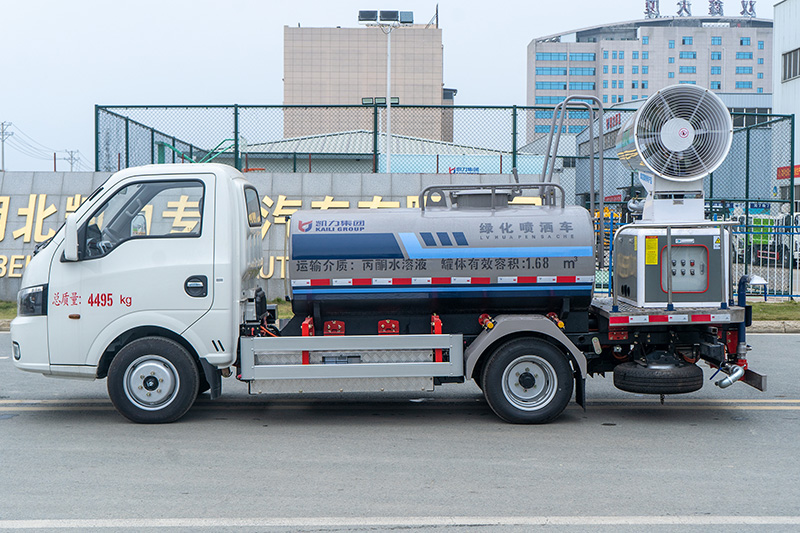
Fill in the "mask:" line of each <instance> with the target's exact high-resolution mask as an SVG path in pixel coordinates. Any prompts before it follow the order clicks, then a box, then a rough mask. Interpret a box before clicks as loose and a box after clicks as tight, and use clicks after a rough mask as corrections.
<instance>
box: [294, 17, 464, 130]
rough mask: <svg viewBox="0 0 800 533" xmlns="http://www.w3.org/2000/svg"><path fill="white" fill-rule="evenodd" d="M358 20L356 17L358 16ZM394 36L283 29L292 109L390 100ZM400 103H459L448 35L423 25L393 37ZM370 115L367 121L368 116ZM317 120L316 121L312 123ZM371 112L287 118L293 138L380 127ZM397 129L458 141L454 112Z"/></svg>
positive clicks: (398, 123) (368, 30) (395, 92)
mask: <svg viewBox="0 0 800 533" xmlns="http://www.w3.org/2000/svg"><path fill="white" fill-rule="evenodd" d="M354 16H355V13H354ZM387 44H388V43H387V37H386V34H385V33H384V32H383V31H381V29H380V28H377V27H359V28H340V27H337V28H301V27H299V26H298V27H292V26H285V27H284V30H283V103H284V105H289V106H294V105H351V106H358V105H362V104H364V105H365V106H371V102H372V101H373V100H374V99H375V98H378V99H381V100H380V101H381V103H383V102H384V101H385V97H386V66H387V55H386V52H387ZM391 50H392V63H391V64H392V73H391V77H392V79H391V83H392V94H391V96H392V98H397V99H398V101H399V104H400V105H436V106H440V105H448V106H452V105H453V102H454V97H455V94H456V90H455V89H446V88H443V83H442V82H443V64H444V52H443V46H442V30H441V28H439V27H438V23H437V24H436V25H431V24H428V25H424V24H415V25H409V26H405V25H404V26H402V27H399V28H396V29H395V30H394V31H393V32H392V44H391ZM362 115H363V116H362ZM310 117H311V118H310ZM372 120H373V119H372V113H371V109H365V112H364V113H362V114H357V113H353V112H352V111H349V112H342V111H341V110H339V111H336V110H335V109H334V108H331V109H330V110H328V111H326V110H313V111H312V110H308V109H304V110H292V109H287V110H286V112H285V113H284V135H285V137H287V138H288V137H299V136H306V135H315V134H323V133H338V132H344V131H355V130H370V131H371V130H372V128H373V126H372ZM392 131H393V133H394V134H397V135H408V136H412V137H420V138H426V139H436V140H445V141H452V140H453V112H452V109H450V110H442V113H440V114H436V113H428V114H426V115H425V116H424V117H423V116H421V115H420V116H419V117H417V118H416V119H415V120H414V121H410V120H409V121H405V122H404V121H402V120H400V119H399V118H398V119H395V120H392Z"/></svg>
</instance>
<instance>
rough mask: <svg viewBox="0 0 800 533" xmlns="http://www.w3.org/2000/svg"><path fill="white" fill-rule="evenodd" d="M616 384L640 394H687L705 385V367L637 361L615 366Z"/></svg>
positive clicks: (624, 389) (621, 388) (618, 386)
mask: <svg viewBox="0 0 800 533" xmlns="http://www.w3.org/2000/svg"><path fill="white" fill-rule="evenodd" d="M614 386H615V387H617V388H618V389H619V390H623V391H626V392H637V393H639V394H685V393H687V392H694V391H696V390H700V388H702V386H703V369H701V368H700V367H699V366H697V365H693V364H684V365H675V366H669V367H664V366H659V367H658V368H654V367H652V366H644V365H641V364H639V363H636V362H630V363H622V364H619V365H617V366H616V367H614Z"/></svg>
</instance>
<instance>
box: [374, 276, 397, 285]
mask: <svg viewBox="0 0 800 533" xmlns="http://www.w3.org/2000/svg"><path fill="white" fill-rule="evenodd" d="M372 284H373V285H391V284H392V278H372Z"/></svg>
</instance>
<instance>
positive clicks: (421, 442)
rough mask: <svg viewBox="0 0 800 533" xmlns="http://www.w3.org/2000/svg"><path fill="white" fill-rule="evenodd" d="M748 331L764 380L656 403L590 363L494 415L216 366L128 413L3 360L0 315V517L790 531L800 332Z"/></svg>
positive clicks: (797, 524) (80, 524)
mask: <svg viewBox="0 0 800 533" xmlns="http://www.w3.org/2000/svg"><path fill="white" fill-rule="evenodd" d="M750 342H751V344H752V345H753V346H754V351H753V352H752V355H751V357H750V364H751V367H752V368H753V369H755V370H758V371H761V372H763V373H766V374H768V375H769V381H768V386H769V388H768V391H767V392H765V393H761V392H758V391H756V390H754V389H751V388H749V387H747V386H746V385H744V384H741V383H738V384H736V385H734V386H733V387H731V388H730V389H727V390H720V389H718V388H717V387H714V386H713V385H712V384H710V383H709V385H707V386H706V387H704V388H703V389H702V390H700V391H698V392H696V393H693V394H689V395H684V396H680V397H668V398H667V400H666V404H665V405H663V406H662V405H660V404H659V402H658V398H653V397H646V396H640V395H632V394H628V393H623V392H620V391H617V390H616V389H614V388H613V384H612V379H611V376H608V377H606V378H600V377H598V378H594V379H590V380H589V381H588V384H587V386H588V392H587V396H588V399H589V406H588V409H587V410H586V411H585V412H584V411H583V410H581V409H580V408H578V407H577V406H574V405H573V406H570V407H569V408H568V409H567V411H565V413H564V414H563V415H562V416H561V417H560V418H559V419H558V420H557V421H556V422H554V423H551V424H549V425H545V426H514V425H509V424H505V423H503V422H501V421H500V420H499V419H497V418H496V417H495V416H494V415H493V413H492V412H491V411H490V410H489V408H488V407H487V405H486V403H485V402H484V400H483V397H482V395H481V393H480V391H479V390H478V389H477V388H476V387H475V386H474V385H473V384H465V385H447V386H444V387H441V388H440V389H438V390H437V391H436V392H434V393H431V394H425V395H423V396H420V395H419V394H405V395H404V394H392V395H383V396H367V395H348V396H343V397H342V396H330V395H315V396H278V397H266V396H253V397H251V396H248V395H247V394H246V390H245V386H244V385H243V384H241V383H238V382H236V381H234V380H231V379H228V380H225V381H224V392H225V394H224V396H223V398H221V399H220V400H217V401H215V402H211V401H209V400H207V399H204V398H201V399H200V400H199V401H198V404H197V405H196V406H195V407H194V408H193V409H192V410H191V411H190V412H189V413H188V414H187V415H186V416H185V417H184V418H183V419H182V420H181V421H179V422H177V423H174V424H170V425H161V426H142V425H135V424H132V423H129V422H127V421H126V420H125V419H123V418H122V417H121V416H120V415H118V414H117V413H116V412H115V411H114V410H113V407H112V406H111V403H110V401H109V400H108V398H107V395H106V391H105V381H97V382H82V381H67V380H56V379H49V378H45V377H42V376H38V375H33V374H26V373H23V372H20V371H17V370H16V369H14V368H13V366H12V364H11V359H10V348H9V344H10V342H9V339H8V334H0V530H3V531H5V530H29V531H32V530H36V531H64V530H72V531H83V530H93V531H117V530H119V531H137V532H138V531H170V532H171V531H225V530H229V531H234V530H236V531H239V530H244V531H268V532H273V531H430V530H434V531H444V532H448V533H449V532H452V531H469V532H476V531H548V532H549V531H557V532H560V531H600V532H606V531H607V532H612V531H613V532H618V531H630V532H634V531H645V530H646V531H648V532H661V531H675V530H680V531H698V532H709V531H726V532H729V531H769V532H783V531H786V532H788V531H800V464H798V459H797V455H798V450H799V449H800V447H799V446H798V441H799V440H800V387H798V376H800V362H799V361H798V354H800V335H754V336H751V337H750ZM710 374H711V372H710V371H707V377H710Z"/></svg>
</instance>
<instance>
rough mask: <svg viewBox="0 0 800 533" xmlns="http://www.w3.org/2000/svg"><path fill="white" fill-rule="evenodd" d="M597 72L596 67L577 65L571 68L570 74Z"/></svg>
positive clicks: (583, 74)
mask: <svg viewBox="0 0 800 533" xmlns="http://www.w3.org/2000/svg"><path fill="white" fill-rule="evenodd" d="M565 70H566V69H565ZM595 72H596V69H595V68H594V67H575V68H571V69H569V75H570V76H594V74H595Z"/></svg>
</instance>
